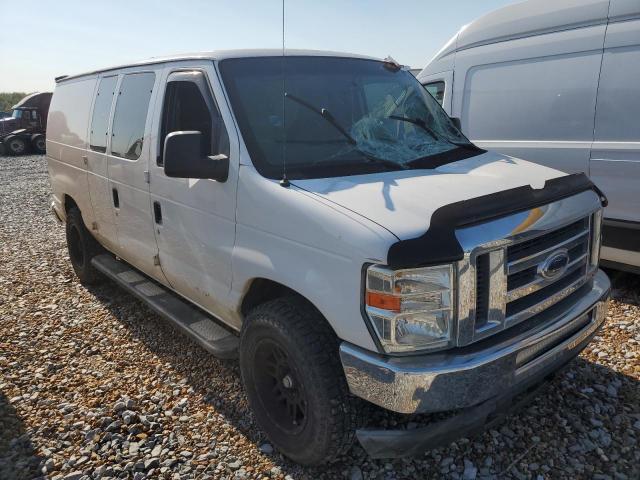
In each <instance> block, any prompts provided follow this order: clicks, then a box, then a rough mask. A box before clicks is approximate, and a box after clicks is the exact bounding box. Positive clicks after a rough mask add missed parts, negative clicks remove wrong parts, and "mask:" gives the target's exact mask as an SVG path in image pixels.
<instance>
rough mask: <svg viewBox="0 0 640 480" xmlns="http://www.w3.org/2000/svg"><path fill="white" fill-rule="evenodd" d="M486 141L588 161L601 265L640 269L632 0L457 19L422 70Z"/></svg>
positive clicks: (566, 1)
mask: <svg viewBox="0 0 640 480" xmlns="http://www.w3.org/2000/svg"><path fill="white" fill-rule="evenodd" d="M418 79H419V80H420V82H421V83H422V84H423V85H424V86H425V87H426V88H427V90H429V92H430V93H431V94H432V95H433V96H434V98H436V99H437V100H438V101H439V102H440V103H441V104H442V106H443V107H444V109H445V110H446V111H447V113H449V114H450V115H451V116H452V117H459V118H460V120H461V124H462V130H463V131H464V133H465V134H466V135H467V136H468V137H469V138H470V139H472V140H473V142H474V143H475V144H477V145H479V146H481V147H483V148H487V149H491V150H497V151H499V152H501V153H504V154H507V155H513V156H515V157H519V158H523V159H526V160H530V161H533V162H537V163H541V164H543V165H547V166H551V167H553V168H557V169H560V170H563V171H565V172H585V173H587V174H588V175H590V176H591V179H592V180H593V181H594V182H595V184H596V185H598V186H599V187H600V188H601V189H602V190H603V191H604V193H605V194H606V195H607V197H608V199H609V206H608V207H607V209H606V210H605V225H604V238H603V248H602V263H603V265H608V266H612V267H615V268H619V269H623V270H631V271H635V272H640V121H638V112H640V0H554V1H548V0H543V1H540V0H529V1H525V2H521V3H517V4H515V5H511V6H508V7H504V8H502V9H499V10H496V11H494V12H492V13H489V14H487V15H485V16H483V17H480V18H479V19H477V20H475V21H474V22H472V23H470V24H469V25H466V26H464V27H462V29H461V30H460V31H459V32H458V33H456V34H455V36H454V37H453V38H452V39H451V40H450V41H449V42H448V43H447V44H446V45H445V46H444V47H443V48H442V49H441V50H440V51H439V52H438V53H437V54H436V55H435V57H434V58H433V59H432V60H431V62H430V63H429V64H428V65H427V66H426V67H425V69H424V70H423V71H422V72H421V73H420V74H419V75H418Z"/></svg>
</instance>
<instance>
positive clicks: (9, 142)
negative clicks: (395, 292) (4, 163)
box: [2, 136, 27, 155]
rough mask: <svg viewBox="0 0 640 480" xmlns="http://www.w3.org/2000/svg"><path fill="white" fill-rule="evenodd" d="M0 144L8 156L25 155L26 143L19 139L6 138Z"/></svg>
mask: <svg viewBox="0 0 640 480" xmlns="http://www.w3.org/2000/svg"><path fill="white" fill-rule="evenodd" d="M2 143H3V144H4V147H5V149H6V150H7V152H8V153H9V154H10V155H24V154H25V153H27V142H25V141H24V139H23V138H21V137H14V136H8V137H7V138H5V139H4V140H3V142H2Z"/></svg>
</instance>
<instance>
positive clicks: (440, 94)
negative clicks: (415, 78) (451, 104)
mask: <svg viewBox="0 0 640 480" xmlns="http://www.w3.org/2000/svg"><path fill="white" fill-rule="evenodd" d="M424 88H426V89H427V92H429V93H430V94H431V96H432V97H433V98H435V99H436V100H437V101H438V103H439V104H440V105H442V101H443V100H444V82H442V81H439V82H432V83H427V84H425V86H424Z"/></svg>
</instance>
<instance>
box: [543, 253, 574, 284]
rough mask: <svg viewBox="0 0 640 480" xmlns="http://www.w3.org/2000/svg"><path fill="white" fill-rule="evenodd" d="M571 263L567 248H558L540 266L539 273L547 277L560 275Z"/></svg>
mask: <svg viewBox="0 0 640 480" xmlns="http://www.w3.org/2000/svg"><path fill="white" fill-rule="evenodd" d="M568 265H569V252H568V251H567V250H566V249H561V250H556V251H555V252H553V253H552V254H551V255H549V256H548V257H547V259H546V260H545V261H544V262H542V263H541V264H540V266H539V267H538V273H539V274H540V275H541V276H543V277H544V278H546V279H549V280H550V279H552V278H556V277H559V276H560V275H562V274H563V273H564V272H565V271H566V270H567V266H568Z"/></svg>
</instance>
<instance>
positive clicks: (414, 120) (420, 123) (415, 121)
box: [387, 115, 438, 140]
mask: <svg viewBox="0 0 640 480" xmlns="http://www.w3.org/2000/svg"><path fill="white" fill-rule="evenodd" d="M387 118H392V119H393V120H400V121H401V122H408V123H412V124H413V125H417V126H418V127H420V128H421V129H423V130H424V131H425V132H427V133H428V134H429V135H430V136H431V138H433V139H434V140H438V136H437V135H436V132H434V131H433V130H432V129H431V128H430V127H429V126H428V125H427V123H426V122H425V121H424V120H422V119H421V118H409V117H401V116H399V115H389V116H388V117H387Z"/></svg>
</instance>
